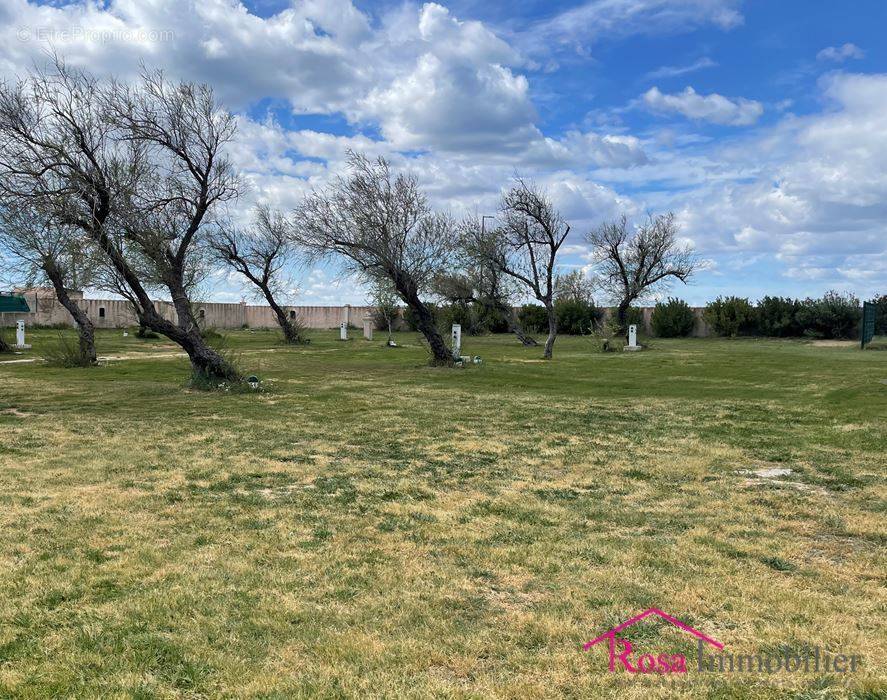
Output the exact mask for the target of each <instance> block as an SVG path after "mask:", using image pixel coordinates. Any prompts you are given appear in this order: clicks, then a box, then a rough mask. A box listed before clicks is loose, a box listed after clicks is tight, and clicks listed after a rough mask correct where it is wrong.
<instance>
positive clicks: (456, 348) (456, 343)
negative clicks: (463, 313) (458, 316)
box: [452, 323, 462, 360]
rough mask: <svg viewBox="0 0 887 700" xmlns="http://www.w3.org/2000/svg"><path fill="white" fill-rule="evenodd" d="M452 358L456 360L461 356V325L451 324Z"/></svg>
mask: <svg viewBox="0 0 887 700" xmlns="http://www.w3.org/2000/svg"><path fill="white" fill-rule="evenodd" d="M452 347H453V359H454V360H458V359H459V358H460V357H461V356H462V326H461V325H459V324H458V323H454V324H453V346H452Z"/></svg>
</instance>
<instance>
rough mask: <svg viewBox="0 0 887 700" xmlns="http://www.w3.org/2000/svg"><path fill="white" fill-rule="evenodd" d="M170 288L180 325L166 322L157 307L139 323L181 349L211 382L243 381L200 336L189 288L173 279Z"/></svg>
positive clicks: (168, 281) (235, 370)
mask: <svg viewBox="0 0 887 700" xmlns="http://www.w3.org/2000/svg"><path fill="white" fill-rule="evenodd" d="M167 287H168V288H169V291H170V293H171V294H172V303H173V306H174V307H175V310H176V316H177V317H178V323H170V322H169V321H167V320H166V319H165V318H163V317H162V316H161V315H160V314H158V313H157V311H156V309H154V305H153V304H152V305H151V308H150V309H144V308H143V313H144V314H145V315H144V316H140V317H139V321H140V322H142V323H144V324H145V325H146V326H148V327H149V328H150V329H151V330H154V331H157V332H158V333H162V334H163V335H165V336H166V337H167V338H169V339H170V340H172V341H173V342H174V343H177V344H178V345H180V346H181V347H182V349H183V350H184V351H185V352H186V353H188V358H189V359H190V360H191V367H192V369H193V370H194V371H195V372H197V373H200V374H202V375H204V376H206V377H209V378H211V379H219V380H227V381H240V380H241V378H242V377H241V376H240V373H239V372H238V371H237V369H236V368H235V367H234V366H233V365H232V364H231V363H230V362H228V361H227V360H226V359H225V358H224V357H222V356H221V355H220V354H219V353H218V352H217V351H216V350H213V349H212V348H211V347H210V346H209V345H207V343H206V341H205V340H204V339H203V336H202V335H201V334H200V327H199V325H198V324H197V320H196V319H195V318H194V312H193V311H192V309H191V300H190V299H188V294H187V293H186V292H185V286H184V285H183V284H182V283H181V281H180V280H179V279H170V280H167Z"/></svg>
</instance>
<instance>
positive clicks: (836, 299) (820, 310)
mask: <svg viewBox="0 0 887 700" xmlns="http://www.w3.org/2000/svg"><path fill="white" fill-rule="evenodd" d="M859 318H860V312H859V299H857V298H856V297H855V296H853V295H852V294H849V293H848V294H841V293H840V292H836V291H829V292H826V293H825V294H823V295H822V297H821V298H819V299H810V298H807V299H805V300H804V301H802V302H800V305H799V308H798V314H797V319H798V323H799V325H800V326H801V328H802V329H803V332H804V335H809V336H811V337H813V338H829V339H831V338H853V337H855V336H856V332H857V330H858V328H859Z"/></svg>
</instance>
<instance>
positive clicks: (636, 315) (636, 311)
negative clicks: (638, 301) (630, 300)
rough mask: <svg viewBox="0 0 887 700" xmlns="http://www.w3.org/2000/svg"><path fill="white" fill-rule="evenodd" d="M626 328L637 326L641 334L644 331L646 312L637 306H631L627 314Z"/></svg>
mask: <svg viewBox="0 0 887 700" xmlns="http://www.w3.org/2000/svg"><path fill="white" fill-rule="evenodd" d="M625 325H626V326H637V327H638V331H639V332H643V331H644V310H643V309H641V308H639V307H637V306H629V307H628V311H627V312H626V314H625Z"/></svg>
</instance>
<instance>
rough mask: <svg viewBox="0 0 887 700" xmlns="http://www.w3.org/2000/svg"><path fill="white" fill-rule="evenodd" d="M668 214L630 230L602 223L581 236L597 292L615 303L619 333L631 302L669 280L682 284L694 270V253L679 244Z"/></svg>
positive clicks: (622, 223) (625, 221) (620, 223)
mask: <svg viewBox="0 0 887 700" xmlns="http://www.w3.org/2000/svg"><path fill="white" fill-rule="evenodd" d="M677 233H678V225H677V221H676V220H675V215H674V214H673V213H671V212H669V213H668V214H662V215H659V216H655V217H654V216H652V215H650V216H648V217H647V220H646V221H645V222H644V223H643V224H641V225H640V226H638V227H637V229H636V230H634V231H631V230H630V229H629V226H628V219H627V217H625V216H622V218H621V219H619V220H617V221H613V222H610V223H605V224H603V225H602V226H600V227H598V228H597V229H595V230H594V231H592V232H591V233H589V234H588V235H587V237H586V240H587V241H588V243H590V244H591V245H592V247H593V249H594V255H595V259H596V260H597V262H598V275H599V277H600V285H601V288H602V289H603V290H604V291H605V292H606V293H607V294H609V295H610V297H611V298H612V300H613V301H614V302H616V303H617V305H618V306H617V312H616V320H617V322H618V324H619V328H620V332H627V329H626V319H627V315H628V309H629V307H630V306H631V304H632V302H634V301H637V300H639V299H643V298H646V297H649V296H650V295H651V294H653V293H655V292H657V291H661V290H663V289H665V288H667V286H668V283H669V282H670V281H671V280H672V279H679V280H680V281H681V282H684V283H685V284H686V282H687V280H688V279H689V278H690V277H691V276H692V275H693V273H694V272H695V271H696V269H697V267H698V262H697V260H696V257H695V256H694V254H693V251H692V250H691V249H690V248H689V247H686V246H682V245H680V244H679V242H678V240H677Z"/></svg>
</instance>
